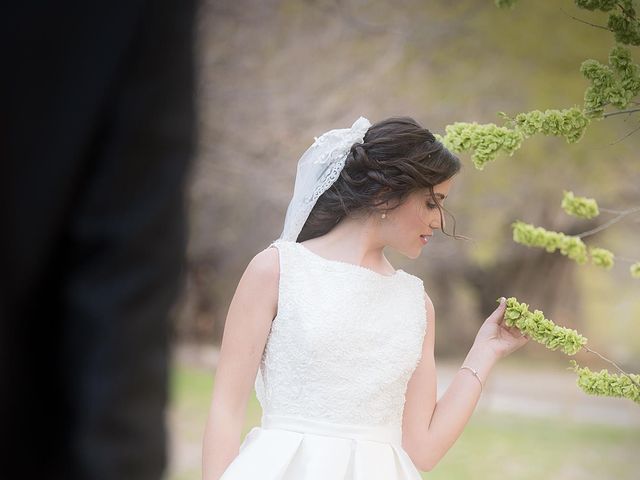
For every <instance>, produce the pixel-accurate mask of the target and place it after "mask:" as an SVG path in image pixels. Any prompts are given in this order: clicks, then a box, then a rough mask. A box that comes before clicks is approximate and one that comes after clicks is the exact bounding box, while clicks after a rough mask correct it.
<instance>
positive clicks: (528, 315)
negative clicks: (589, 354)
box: [504, 297, 587, 355]
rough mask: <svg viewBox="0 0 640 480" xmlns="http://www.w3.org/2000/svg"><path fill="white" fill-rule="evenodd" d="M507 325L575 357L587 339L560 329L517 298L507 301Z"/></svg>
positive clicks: (573, 332)
mask: <svg viewBox="0 0 640 480" xmlns="http://www.w3.org/2000/svg"><path fill="white" fill-rule="evenodd" d="M506 303H507V307H506V310H505V314H504V319H505V324H506V325H507V326H509V327H511V326H516V327H517V328H518V329H519V330H520V331H521V332H522V333H523V334H525V335H526V336H527V337H529V338H532V339H533V340H535V341H536V342H538V343H541V344H543V345H545V346H546V347H547V348H548V349H550V350H557V349H558V348H560V349H561V350H562V351H563V352H564V353H566V354H567V355H575V354H576V353H577V352H578V351H579V350H580V349H581V348H582V346H583V345H586V344H587V339H586V338H585V337H583V336H582V335H580V334H579V333H578V332H577V331H576V330H573V329H571V328H565V327H560V326H558V325H556V324H555V323H553V322H552V321H551V320H549V319H547V318H544V314H543V313H542V312H541V311H540V310H534V311H533V313H532V312H530V311H529V305H527V304H526V303H518V301H517V300H516V299H515V297H510V298H508V299H507V302H506Z"/></svg>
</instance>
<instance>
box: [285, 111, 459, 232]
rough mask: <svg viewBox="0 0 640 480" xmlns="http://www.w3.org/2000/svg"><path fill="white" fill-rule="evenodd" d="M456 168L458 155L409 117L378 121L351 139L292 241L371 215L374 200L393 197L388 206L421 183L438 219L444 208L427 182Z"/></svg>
mask: <svg viewBox="0 0 640 480" xmlns="http://www.w3.org/2000/svg"><path fill="white" fill-rule="evenodd" d="M460 168H461V164H460V160H459V159H458V157H456V156H455V155H454V154H453V153H451V152H450V151H449V150H448V149H447V148H446V147H445V146H444V145H443V144H442V143H441V142H439V141H438V140H436V138H435V137H434V136H433V134H432V133H431V132H430V131H429V130H427V129H426V128H423V127H422V126H421V125H420V124H419V123H418V122H416V121H415V120H414V119H413V118H411V117H390V118H387V119H385V120H381V121H379V122H377V123H375V124H373V125H371V127H369V129H368V130H367V133H366V134H365V136H364V139H363V142H362V143H355V144H353V146H352V147H351V150H350V151H349V154H348V155H347V158H346V160H345V165H344V168H343V169H342V171H341V172H340V176H339V177H338V179H337V180H336V181H335V182H334V183H333V184H332V185H331V186H330V187H329V189H327V191H325V192H324V193H323V194H322V195H321V196H320V197H319V198H318V200H317V202H316V204H315V205H314V207H313V210H312V211H311V213H310V214H309V217H308V218H307V221H306V222H305V224H304V226H303V228H302V231H301V232H300V234H299V235H298V239H297V241H298V242H303V241H305V240H308V239H310V238H315V237H319V236H321V235H324V234H325V233H327V232H329V231H330V230H331V229H332V228H333V227H334V226H335V225H336V224H337V223H338V222H340V220H342V219H343V218H344V217H346V216H350V215H354V214H355V215H360V214H364V215H371V214H374V213H377V212H378V211H379V209H378V206H379V205H382V204H384V203H385V202H387V201H389V202H390V204H391V205H393V204H394V203H395V202H393V200H398V204H397V205H394V206H391V207H389V208H386V209H385V210H393V209H395V208H397V207H398V206H400V205H401V204H402V203H403V202H404V201H405V200H406V198H407V197H408V196H409V195H410V194H411V193H413V192H415V191H417V190H422V189H425V188H426V189H427V190H428V191H429V192H430V193H431V195H433V201H434V202H435V203H436V205H437V206H438V210H439V211H440V221H441V222H442V221H443V218H442V217H443V215H442V211H443V210H445V211H447V210H446V209H445V208H444V207H443V206H442V204H441V203H440V201H439V199H438V198H437V197H436V196H435V195H434V191H433V187H434V186H435V185H437V184H439V183H442V182H444V181H445V180H447V179H449V178H451V177H452V176H453V175H455V174H456V173H458V171H459V170H460ZM447 212H448V211H447ZM452 218H453V215H452ZM453 221H454V223H453V237H455V238H464V237H458V236H456V234H455V218H454V219H453ZM441 225H442V223H441ZM442 232H443V233H444V234H445V235H447V236H452V235H450V234H448V233H447V232H445V231H444V229H443V230H442Z"/></svg>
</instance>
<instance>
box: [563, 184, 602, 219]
mask: <svg viewBox="0 0 640 480" xmlns="http://www.w3.org/2000/svg"><path fill="white" fill-rule="evenodd" d="M562 195H563V196H562V203H561V207H562V209H563V210H564V211H565V212H567V213H568V214H569V215H573V216H574V217H580V218H586V219H589V218H593V217H597V216H598V215H599V214H600V211H599V210H598V203H597V202H596V201H595V200H594V199H593V198H587V197H576V196H574V194H573V192H571V191H566V190H563V191H562Z"/></svg>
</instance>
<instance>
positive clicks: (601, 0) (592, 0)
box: [576, 0, 618, 12]
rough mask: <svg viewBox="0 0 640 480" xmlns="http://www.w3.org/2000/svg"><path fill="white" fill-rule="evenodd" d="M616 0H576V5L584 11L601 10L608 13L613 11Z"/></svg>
mask: <svg viewBox="0 0 640 480" xmlns="http://www.w3.org/2000/svg"><path fill="white" fill-rule="evenodd" d="M616 3H618V0H576V5H577V6H578V7H580V8H583V9H585V10H602V11H603V12H608V11H609V10H613V7H615V6H616Z"/></svg>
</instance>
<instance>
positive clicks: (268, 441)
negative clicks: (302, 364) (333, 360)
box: [220, 414, 422, 480]
mask: <svg viewBox="0 0 640 480" xmlns="http://www.w3.org/2000/svg"><path fill="white" fill-rule="evenodd" d="M421 479H422V476H421V475H420V472H419V471H418V470H417V469H416V467H415V465H414V464H413V462H412V461H411V458H409V455H408V454H407V452H406V451H405V450H404V449H403V448H402V431H401V428H400V427H398V426H386V425H385V426H371V425H346V424H337V423H329V422H325V421H321V420H317V419H310V418H302V417H292V416H286V415H274V414H267V415H263V416H262V421H261V426H259V427H254V428H252V429H251V430H250V431H249V433H247V435H246V437H245V438H244V441H243V442H242V444H241V445H240V451H239V453H238V456H236V458H235V459H234V460H233V461H232V462H231V463H230V464H229V466H228V467H227V469H226V470H225V471H224V473H223V474H222V477H220V480H421Z"/></svg>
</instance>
